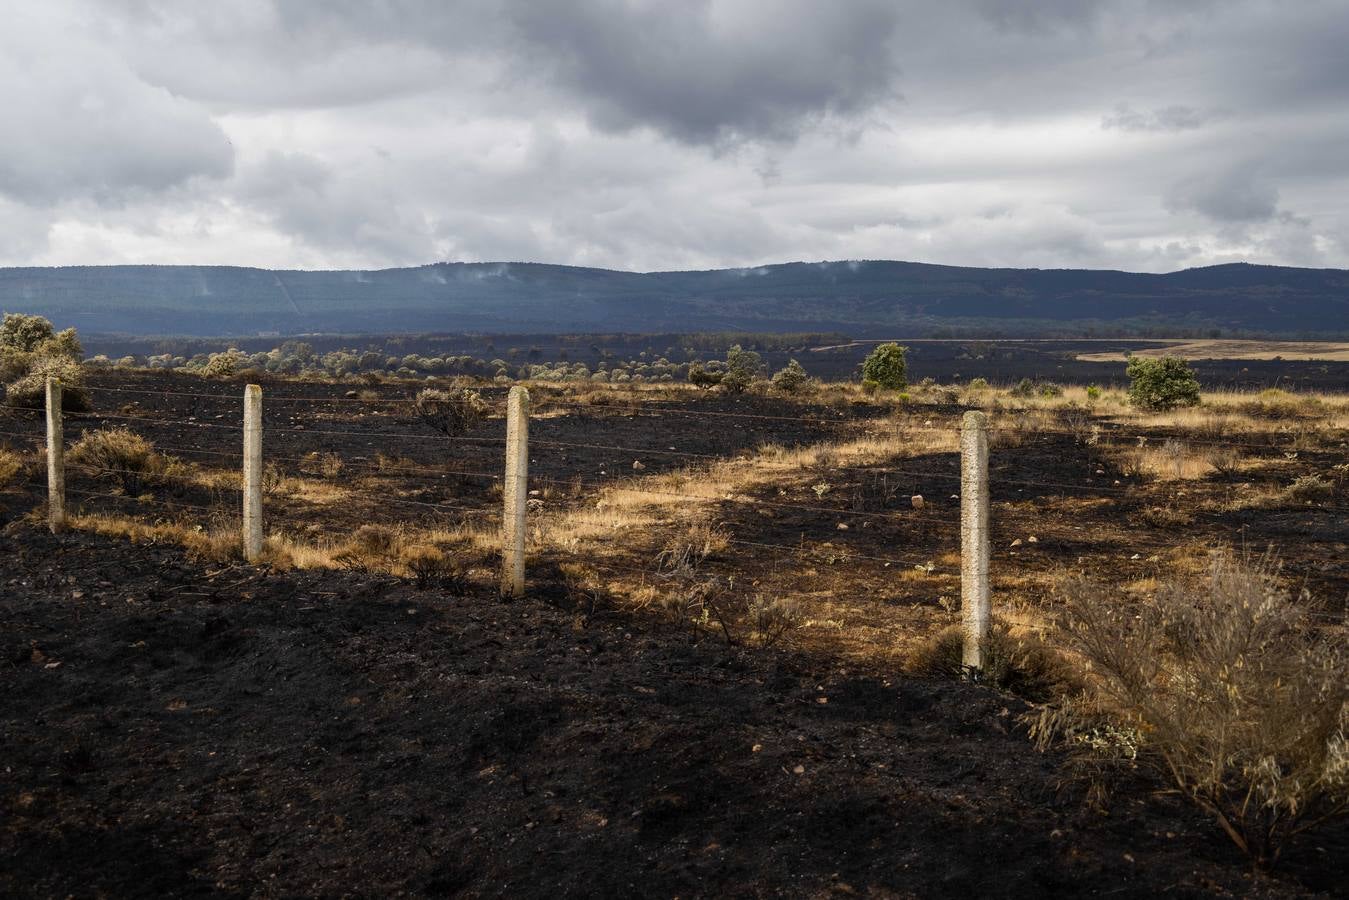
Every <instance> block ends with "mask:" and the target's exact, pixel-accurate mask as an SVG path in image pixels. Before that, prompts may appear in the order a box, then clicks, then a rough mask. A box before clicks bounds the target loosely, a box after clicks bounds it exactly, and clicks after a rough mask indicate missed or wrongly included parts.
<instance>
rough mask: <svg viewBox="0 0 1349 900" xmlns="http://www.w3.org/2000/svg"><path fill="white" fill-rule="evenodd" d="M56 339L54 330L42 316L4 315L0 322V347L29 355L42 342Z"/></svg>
mask: <svg viewBox="0 0 1349 900" xmlns="http://www.w3.org/2000/svg"><path fill="white" fill-rule="evenodd" d="M54 337H56V329H55V328H53V327H52V323H51V322H50V321H49V320H48V319H46V318H44V317H43V316H30V315H27V314H25V313H5V318H4V321H3V322H0V347H3V348H4V349H6V350H22V351H24V352H27V353H31V352H33V351H34V350H36V349H37V348H38V346H39V345H41V344H42V343H43V342H44V341H49V340H51V339H52V338H54Z"/></svg>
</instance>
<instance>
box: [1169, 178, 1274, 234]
mask: <svg viewBox="0 0 1349 900" xmlns="http://www.w3.org/2000/svg"><path fill="white" fill-rule="evenodd" d="M1166 204H1167V207H1168V208H1170V209H1173V210H1193V211H1195V212H1198V213H1202V214H1203V215H1205V216H1208V217H1209V218H1210V219H1213V220H1215V221H1218V222H1263V221H1267V220H1269V219H1272V218H1274V215H1275V214H1276V213H1277V212H1278V206H1279V192H1278V190H1277V189H1276V188H1275V187H1274V186H1273V185H1272V184H1270V183H1268V182H1267V181H1265V180H1264V179H1262V178H1261V177H1260V175H1259V173H1258V172H1257V171H1255V170H1254V169H1253V168H1252V167H1249V166H1239V167H1236V168H1233V169H1228V170H1226V171H1218V172H1205V173H1203V174H1199V175H1194V176H1191V177H1189V178H1186V179H1183V180H1181V181H1179V182H1177V183H1176V184H1174V185H1172V186H1171V188H1170V189H1169V190H1168V191H1167V194H1166Z"/></svg>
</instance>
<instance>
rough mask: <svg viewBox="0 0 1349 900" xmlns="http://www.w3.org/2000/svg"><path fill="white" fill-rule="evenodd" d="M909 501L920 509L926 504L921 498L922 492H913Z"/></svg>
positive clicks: (915, 507)
mask: <svg viewBox="0 0 1349 900" xmlns="http://www.w3.org/2000/svg"><path fill="white" fill-rule="evenodd" d="M909 503H910V504H912V505H913V508H914V509H922V508H923V507H924V506H925V505H926V504H927V501H925V500H924V499H923V495H922V494H914V495H913V496H912V497H910V498H909Z"/></svg>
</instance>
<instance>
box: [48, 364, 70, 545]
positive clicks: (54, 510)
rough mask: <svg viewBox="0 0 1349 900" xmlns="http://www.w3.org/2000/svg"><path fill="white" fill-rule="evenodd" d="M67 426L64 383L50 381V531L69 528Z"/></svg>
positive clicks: (55, 380)
mask: <svg viewBox="0 0 1349 900" xmlns="http://www.w3.org/2000/svg"><path fill="white" fill-rule="evenodd" d="M65 440H66V438H65V423H64V422H62V420H61V382H60V381H59V380H57V379H55V378H48V379H47V527H48V528H50V529H51V530H52V534H56V533H57V532H59V531H61V529H63V528H65V526H66V447H65Z"/></svg>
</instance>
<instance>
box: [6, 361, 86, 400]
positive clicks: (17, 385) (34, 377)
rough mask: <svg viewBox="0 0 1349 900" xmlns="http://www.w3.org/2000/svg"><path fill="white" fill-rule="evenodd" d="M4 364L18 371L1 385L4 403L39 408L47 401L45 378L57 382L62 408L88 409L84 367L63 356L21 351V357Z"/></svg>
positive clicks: (11, 369)
mask: <svg viewBox="0 0 1349 900" xmlns="http://www.w3.org/2000/svg"><path fill="white" fill-rule="evenodd" d="M11 360H12V364H11V365H10V366H7V367H6V368H8V369H9V370H10V371H15V370H18V371H21V372H22V374H21V375H19V376H17V377H16V378H14V380H12V381H10V382H9V383H8V384H7V385H6V387H5V405H6V406H12V407H15V408H17V409H43V408H45V407H46V405H47V379H48V378H55V379H56V380H58V381H60V382H61V408H62V409H63V410H65V411H66V412H88V411H89V409H91V406H90V403H89V392H88V391H86V390H85V388H84V370H83V367H81V366H80V364H79V363H78V362H76V361H75V360H73V359H71V358H69V357H67V356H51V355H41V354H25V355H22V360H21V361H19V362H13V357H11Z"/></svg>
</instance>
